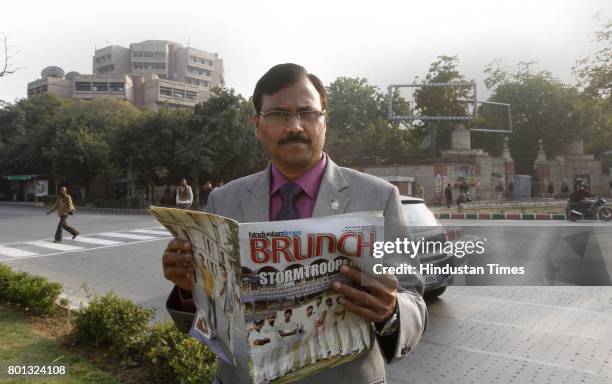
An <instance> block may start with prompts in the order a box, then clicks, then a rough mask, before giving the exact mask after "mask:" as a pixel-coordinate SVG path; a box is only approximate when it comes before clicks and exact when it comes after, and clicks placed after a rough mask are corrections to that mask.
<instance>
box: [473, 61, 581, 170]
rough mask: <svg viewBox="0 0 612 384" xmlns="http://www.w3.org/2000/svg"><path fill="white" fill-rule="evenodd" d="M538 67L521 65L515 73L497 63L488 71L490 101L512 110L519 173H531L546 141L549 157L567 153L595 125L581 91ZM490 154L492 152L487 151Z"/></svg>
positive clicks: (513, 144)
mask: <svg viewBox="0 0 612 384" xmlns="http://www.w3.org/2000/svg"><path fill="white" fill-rule="evenodd" d="M533 64H534V63H531V62H530V63H526V62H522V63H519V65H518V68H517V70H516V72H515V73H509V72H508V71H506V70H504V69H502V68H500V67H499V63H498V62H497V63H493V64H491V65H489V66H488V67H487V69H486V70H485V72H486V73H488V74H489V77H488V78H487V79H486V80H485V84H486V85H487V86H488V87H489V88H490V89H491V91H492V93H491V97H490V99H489V100H490V101H495V102H501V103H509V104H510V105H511V106H512V122H513V131H514V133H513V134H512V135H509V141H510V149H511V152H512V156H513V158H514V160H515V163H516V168H517V171H518V172H521V173H530V172H532V170H533V161H534V160H535V157H536V152H537V141H538V140H539V139H542V140H543V143H544V145H545V149H546V153H547V155H548V156H549V157H553V156H555V155H560V154H563V153H565V151H566V149H567V148H568V145H569V144H570V142H571V141H572V140H574V139H577V138H581V137H582V136H583V133H584V132H585V130H586V128H587V127H589V126H590V124H591V121H590V119H589V117H588V115H586V114H585V113H584V109H583V108H581V95H580V92H579V91H578V89H577V88H575V87H571V86H569V85H567V84H564V83H562V82H560V81H559V80H557V79H556V78H554V77H553V76H552V74H551V73H550V72H548V71H534V70H533V68H532V66H533ZM485 149H487V150H489V149H491V148H486V147H485Z"/></svg>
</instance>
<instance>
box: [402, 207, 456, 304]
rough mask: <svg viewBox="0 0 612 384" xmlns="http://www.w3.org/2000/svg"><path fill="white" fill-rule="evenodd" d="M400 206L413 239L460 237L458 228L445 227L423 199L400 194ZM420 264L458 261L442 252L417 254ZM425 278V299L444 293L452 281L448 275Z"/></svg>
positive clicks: (442, 264) (445, 239) (453, 239)
mask: <svg viewBox="0 0 612 384" xmlns="http://www.w3.org/2000/svg"><path fill="white" fill-rule="evenodd" d="M401 202H402V208H403V209H404V213H405V215H406V218H407V220H408V224H409V230H410V234H411V235H412V237H413V239H415V240H416V239H419V238H423V240H424V241H440V242H442V243H444V242H446V241H456V240H460V239H461V238H462V235H463V234H462V231H461V229H460V228H458V229H445V228H444V227H443V226H442V225H441V224H440V222H439V221H438V219H436V217H435V215H434V214H433V212H431V210H430V209H429V208H428V207H427V205H425V201H423V199H419V198H417V197H410V196H401ZM418 257H419V262H420V263H421V264H432V265H437V266H444V265H447V264H448V265H451V266H454V265H455V264H456V263H457V262H458V261H457V258H456V257H455V256H454V255H449V254H446V253H444V252H442V253H430V254H419V255H418ZM423 278H424V279H425V294H424V295H423V297H424V298H426V299H434V298H437V297H438V296H440V295H441V294H443V293H444V291H445V290H446V287H447V286H448V285H449V284H450V283H451V282H452V276H450V275H423Z"/></svg>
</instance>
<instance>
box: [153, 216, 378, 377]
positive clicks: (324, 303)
mask: <svg viewBox="0 0 612 384" xmlns="http://www.w3.org/2000/svg"><path fill="white" fill-rule="evenodd" d="M149 211H150V213H151V214H152V215H153V216H155V218H157V220H158V221H159V222H160V223H161V224H163V225H164V227H166V228H167V229H168V230H169V231H170V232H171V233H172V235H173V236H174V237H175V238H177V239H182V240H187V241H189V242H190V243H191V244H192V249H193V257H194V260H193V261H194V266H195V273H194V276H193V298H194V301H195V304H196V308H197V310H196V315H195V317H194V321H193V325H192V327H191V330H190V332H189V334H190V335H192V336H194V337H196V338H197V339H199V340H201V341H202V342H203V343H205V344H206V345H208V346H209V348H210V349H211V350H212V351H213V352H214V353H216V354H217V355H218V356H219V358H221V359H223V360H224V361H226V362H227V363H229V364H232V365H234V366H235V367H236V369H242V370H244V373H245V375H248V377H247V381H248V382H250V383H255V384H259V383H268V382H271V383H288V382H292V381H295V380H299V379H302V378H304V377H306V376H308V375H311V374H313V373H316V372H319V371H321V370H324V369H328V368H330V367H333V366H336V365H339V364H343V363H346V362H348V361H350V360H353V359H355V358H356V357H358V356H360V355H362V354H364V353H367V350H368V349H369V348H370V345H371V343H372V340H371V332H370V323H369V322H367V321H366V320H364V319H362V318H361V317H359V316H357V315H355V314H353V313H352V312H350V311H347V310H345V309H344V307H343V306H342V305H340V304H339V303H338V298H339V295H338V294H336V293H335V290H334V289H333V288H332V283H333V282H334V281H336V280H339V281H342V282H344V283H350V282H349V281H348V279H347V278H346V277H345V276H344V275H343V274H341V273H340V271H339V270H340V267H341V266H342V265H357V266H359V265H362V263H363V262H364V261H365V260H366V259H370V258H371V256H372V252H373V248H374V242H375V241H376V240H382V239H383V223H384V218H383V216H382V212H360V213H349V214H345V215H336V216H327V217H320V218H311V219H301V220H287V221H272V222H261V223H238V222H236V221H234V220H232V219H228V218H226V217H222V216H217V215H213V214H208V213H204V212H199V211H189V210H182V209H174V208H160V207H151V208H150V210H149Z"/></svg>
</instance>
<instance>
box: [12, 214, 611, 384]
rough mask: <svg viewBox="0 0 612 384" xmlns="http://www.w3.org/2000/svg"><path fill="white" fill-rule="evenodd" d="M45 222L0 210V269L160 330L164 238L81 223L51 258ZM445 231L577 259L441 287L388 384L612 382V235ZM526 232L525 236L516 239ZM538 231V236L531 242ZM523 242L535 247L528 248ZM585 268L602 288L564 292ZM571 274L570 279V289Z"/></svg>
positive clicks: (546, 226) (151, 228) (488, 226)
mask: <svg viewBox="0 0 612 384" xmlns="http://www.w3.org/2000/svg"><path fill="white" fill-rule="evenodd" d="M44 212H45V210H44V209H42V208H35V207H13V206H0V228H2V230H1V231H0V262H2V263H5V264H7V265H10V266H11V267H13V268H15V269H22V270H26V271H28V272H31V273H35V274H39V275H43V276H46V277H48V278H49V279H50V280H53V281H58V282H61V283H62V284H63V285H64V290H65V292H66V294H67V295H68V297H69V298H70V300H71V303H72V304H73V305H77V306H78V304H79V302H81V301H85V300H86V299H87V297H88V295H91V294H104V293H106V292H107V291H108V290H109V289H112V290H113V291H114V292H116V293H117V294H118V295H120V296H124V297H127V298H130V299H131V300H133V301H134V302H135V303H137V304H140V305H143V306H146V307H149V308H158V311H157V312H156V315H157V318H158V319H166V318H167V315H166V313H165V311H164V310H163V307H164V300H165V296H166V294H167V293H168V292H169V290H170V288H171V284H170V283H168V282H167V281H166V280H165V279H164V278H163V276H162V273H161V267H160V257H161V253H162V250H163V248H164V247H165V244H166V242H167V239H168V235H167V233H165V232H164V231H161V229H160V228H159V225H158V224H157V223H156V222H155V221H154V220H153V219H151V218H150V217H148V216H146V215H114V214H89V213H80V214H78V215H76V216H74V217H71V218H70V223H71V225H73V226H75V227H76V228H77V229H78V230H79V231H81V233H82V236H81V237H80V238H81V240H82V239H89V242H87V243H85V242H82V241H73V240H70V239H66V240H64V242H63V243H62V245H63V246H69V247H78V248H64V249H52V248H49V247H51V246H52V245H49V244H53V243H52V242H51V240H52V236H53V233H54V230H55V226H56V224H57V217H56V216H45V215H44ZM444 224H445V225H462V226H465V227H464V233H466V234H470V231H472V232H474V233H472V234H471V235H477V236H478V237H479V238H484V237H488V238H491V239H497V240H496V242H498V241H502V239H505V240H504V241H506V242H505V243H503V244H505V245H504V247H501V246H500V247H499V248H500V249H501V250H502V251H503V250H504V249H507V247H508V246H509V245H513V244H514V245H516V244H529V241H532V243H534V245H533V246H532V248H527V249H525V252H523V253H525V254H526V253H534V252H536V251H537V252H543V253H542V254H548V255H549V256H550V252H549V251H550V249H553V250H556V249H557V248H554V247H556V246H558V245H559V244H565V245H564V246H568V247H569V248H570V249H571V250H573V251H575V253H580V252H582V256H583V257H582V258H580V255H578V257H575V256H576V254H573V256H571V257H570V258H567V260H566V259H565V258H564V257H565V256H564V257H561V258H559V257H552V262H553V264H552V265H553V267H552V270H553V271H554V272H555V275H554V276H553V279H552V280H550V281H549V282H553V283H555V284H556V285H558V286H512V287H510V286H453V287H450V288H449V289H448V290H447V291H446V293H444V295H442V296H441V298H440V299H439V300H436V301H433V302H430V303H428V304H429V316H430V318H429V328H428V330H427V333H426V334H425V336H424V337H423V339H422V341H421V344H420V346H419V347H418V348H417V349H416V350H415V351H414V352H413V353H412V354H411V355H409V356H408V357H407V358H406V359H404V360H401V361H399V362H397V363H395V364H391V365H390V366H389V367H388V372H389V373H388V375H389V381H390V382H391V383H396V384H399V383H436V384H445V383H449V384H450V383H482V382H487V383H512V384H515V383H551V384H552V383H602V384H603V383H610V382H612V287H611V286H610V285H611V284H610V283H609V276H610V272H611V270H610V267H611V265H612V263H611V262H610V254H611V253H610V252H609V250H610V249H611V248H610V247H609V246H610V240H611V239H612V236H610V237H607V236H606V235H605V233H606V232H605V231H607V230H609V228H610V226H609V225H607V226H606V225H604V224H603V223H596V224H595V225H596V226H597V229H596V230H588V231H586V230H585V228H586V227H585V226H582V227H580V226H576V225H572V224H570V223H565V222H504V225H503V226H500V223H499V222H495V223H493V222H485V223H483V222H482V221H478V222H470V221H463V220H462V221H457V222H450V221H449V222H445V223H444ZM470 225H471V226H473V228H471V229H470V228H468V226H470ZM508 227H516V228H515V229H514V231H513V230H512V228H508ZM526 227H533V228H532V230H533V231H527V234H526V233H525V232H521V231H523V230H524V228H526ZM555 228H556V229H555ZM559 228H561V229H559ZM536 230H537V231H540V232H538V235H534V234H533V233H535V232H534V231H536ZM600 230H602V231H604V232H599V231H600ZM559 231H561V235H560V234H559V233H560V232H559ZM585 231H586V232H588V234H587V235H586V239H587V240H586V241H583V240H584V239H585V235H584V233H585ZM529 233H531V236H535V238H536V239H537V240H538V241H537V242H534V241H533V240H529V239H530V238H529V237H528V234H529ZM576 233H577V234H579V235H578V237H577V238H576V237H573V238H570V239H571V241H560V240H563V239H566V238H567V236H568V235H569V236H572V235H576ZM602 233H603V234H602ZM500 234H501V235H505V236H501V235H500ZM513 236H514V237H513ZM92 239H93V240H92ZM526 239H527V240H526ZM576 239H577V240H576ZM77 240H79V238H77ZM41 242H42V243H41ZM575 243H578V244H580V247H578V248H576V246H575ZM542 244H545V245H542ZM572 244H574V245H572ZM595 245H597V247H595ZM551 246H552V247H553V248H551ZM521 247H527V245H521ZM537 247H540V248H537ZM538 249H540V250H538ZM542 249H543V250H544V251H542ZM537 252H536V253H537ZM493 253H495V252H493ZM509 253H510V252H506V253H503V252H502V253H501V255H508V254H509ZM498 257H502V256H498ZM517 260H518V261H521V260H522V259H517ZM578 260H582V261H580V262H579V261H578ZM471 262H477V260H476V261H474V260H472V261H471ZM580 263H582V264H588V267H584V266H583V265H582V264H580ZM533 265H534V268H533V270H534V271H537V272H538V273H540V272H542V271H546V270H548V269H550V268H551V266H550V264H546V263H541V262H537V260H536V262H535V263H533ZM595 267H596V268H598V271H599V275H597V276H595V278H594V279H595V283H600V285H602V286H574V284H580V283H584V282H585V281H586V282H588V281H590V280H589V279H593V277H589V276H588V274H586V273H584V271H589V270H591V269H592V268H595ZM572 268H573V270H574V271H576V273H575V274H576V275H579V277H577V278H573V279H572V278H570V277H571V276H570V275H571V271H572ZM606 276H607V277H608V280H606ZM606 281H607V283H606ZM463 283H464V284H465V283H466V282H465V281H464V282H463ZM468 283H469V282H468ZM527 283H533V281H528V282H527ZM595 283H591V284H590V285H595ZM604 283H606V284H604Z"/></svg>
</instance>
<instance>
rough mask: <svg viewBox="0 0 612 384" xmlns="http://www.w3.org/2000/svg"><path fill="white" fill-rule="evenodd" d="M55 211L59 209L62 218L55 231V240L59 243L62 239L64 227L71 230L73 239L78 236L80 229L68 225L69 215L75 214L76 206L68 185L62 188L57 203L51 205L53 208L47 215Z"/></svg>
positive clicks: (58, 212) (58, 213)
mask: <svg viewBox="0 0 612 384" xmlns="http://www.w3.org/2000/svg"><path fill="white" fill-rule="evenodd" d="M53 211H57V215H58V216H59V218H60V221H59V223H58V224H57V230H56V231H55V242H56V243H59V242H60V241H62V230H64V229H65V230H66V231H68V232H70V234H71V235H72V238H73V239H74V238H76V237H77V236H78V235H79V231H77V230H76V229H74V228H72V227H71V226H69V225H68V215H74V213H75V212H76V208H74V204H73V203H72V198H71V197H70V195H69V194H68V190H67V189H66V187H61V188H60V193H59V196H58V197H57V200H55V203H53V205H52V206H51V210H49V211H48V212H47V215H49V214H50V213H51V212H53Z"/></svg>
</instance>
